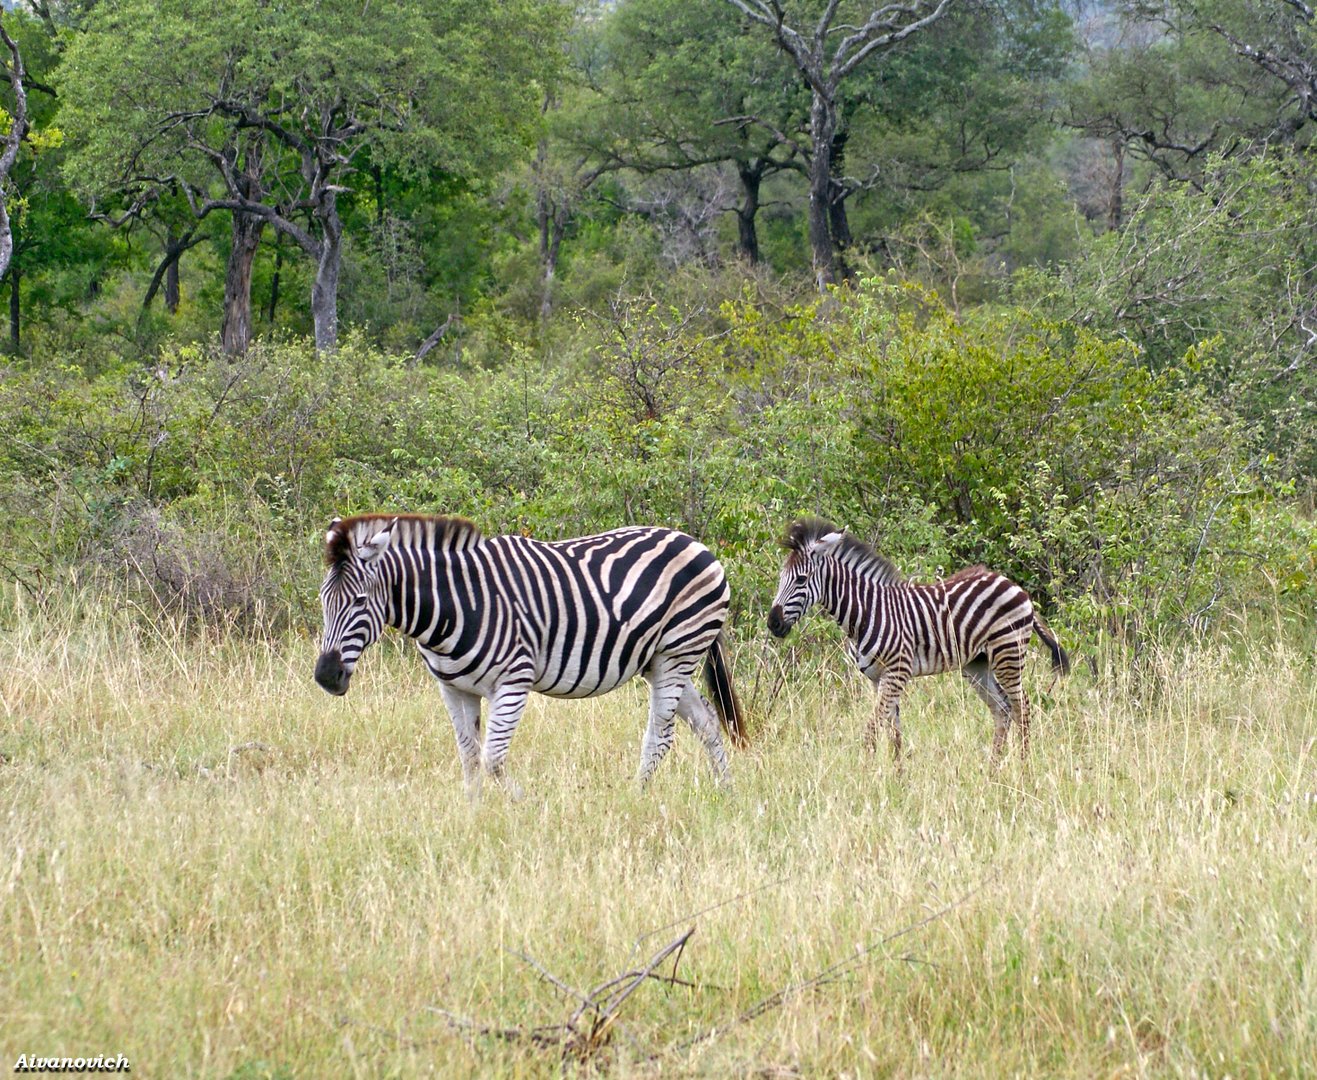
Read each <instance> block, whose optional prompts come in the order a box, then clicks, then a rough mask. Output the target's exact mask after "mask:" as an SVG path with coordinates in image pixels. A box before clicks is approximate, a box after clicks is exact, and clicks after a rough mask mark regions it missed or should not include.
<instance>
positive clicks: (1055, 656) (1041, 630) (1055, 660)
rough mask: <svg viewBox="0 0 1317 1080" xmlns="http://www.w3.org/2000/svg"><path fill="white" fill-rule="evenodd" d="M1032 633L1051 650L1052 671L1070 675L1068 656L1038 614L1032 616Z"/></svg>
mask: <svg viewBox="0 0 1317 1080" xmlns="http://www.w3.org/2000/svg"><path fill="white" fill-rule="evenodd" d="M1033 632H1034V633H1035V634H1037V635H1038V636H1039V637H1040V638H1042V639H1043V644H1044V645H1046V646H1047V647H1048V648H1049V649H1051V650H1052V670H1053V671H1059V672H1060V673H1061V674H1062V675H1069V674H1070V656H1069V654H1067V653H1066V651H1065V649H1063V648H1061V643H1060V642H1059V641H1057V640H1056V635H1055V634H1053V633H1052V631H1051V629H1050V628H1049V627H1048V625H1047V624H1046V623H1045V622H1043V620H1042V618H1041V617H1040V616H1039V614H1038V612H1036V611H1035V612H1034V616H1033Z"/></svg>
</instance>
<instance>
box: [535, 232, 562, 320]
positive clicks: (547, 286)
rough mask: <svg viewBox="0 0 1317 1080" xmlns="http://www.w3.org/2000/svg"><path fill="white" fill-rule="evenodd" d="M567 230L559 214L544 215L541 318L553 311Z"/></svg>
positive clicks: (541, 258)
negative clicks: (556, 282) (555, 285)
mask: <svg viewBox="0 0 1317 1080" xmlns="http://www.w3.org/2000/svg"><path fill="white" fill-rule="evenodd" d="M566 231H567V227H566V225H564V224H563V223H562V222H561V221H560V220H559V219H558V215H557V214H548V215H547V216H544V215H542V216H541V220H540V264H541V266H542V267H543V271H544V273H543V277H542V279H541V282H540V320H541V321H545V320H547V319H548V318H549V316H550V315H551V314H552V313H553V280H554V278H555V277H556V276H557V274H558V258H559V255H560V253H561V251H562V237H563V233H565V232H566Z"/></svg>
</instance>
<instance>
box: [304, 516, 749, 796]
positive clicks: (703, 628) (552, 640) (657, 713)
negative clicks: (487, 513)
mask: <svg viewBox="0 0 1317 1080" xmlns="http://www.w3.org/2000/svg"><path fill="white" fill-rule="evenodd" d="M325 562H326V565H327V567H328V570H327V572H326V574H325V580H324V583H323V584H322V585H321V587H320V601H321V605H322V607H323V609H324V618H325V627H324V640H323V643H322V646H321V651H320V658H319V660H317V662H316V669H315V678H316V682H318V683H319V684H320V685H321V686H322V687H323V688H324V689H325V690H327V691H329V692H330V693H331V694H346V693H347V690H348V682H349V680H350V679H351V677H352V672H353V669H354V668H355V667H356V664H357V659H358V658H359V657H360V656H361V653H362V651H363V650H364V649H365V648H366V647H367V646H368V645H370V644H371V643H372V642H374V641H375V640H376V639H377V638H378V637H379V636H380V634H381V633H382V631H383V629H384V627H385V626H386V625H388V626H393V627H397V628H398V629H399V630H401V631H403V633H405V634H407V635H408V636H410V637H412V638H414V639H415V640H416V644H417V647H418V648H419V649H420V651H421V656H422V657H423V658H424V660H425V663H426V666H427V667H428V668H429V669H430V673H431V674H432V675H434V677H435V678H436V679H438V680H439V688H440V691H441V692H442V694H443V698H444V703H445V704H446V705H447V706H448V712H449V714H450V715H451V716H452V720H453V728H454V731H455V732H456V735H457V748H458V752H459V753H460V754H461V758H462V773H463V777H464V779H465V782H466V787H467V791H468V794H469V795H470V796H471V797H472V798H474V797H475V796H476V795H477V794H478V793H479V789H480V766H481V763H482V760H483V765H484V770H485V771H486V772H488V773H489V774H490V776H491V777H493V778H494V779H496V780H499V781H502V780H503V779H504V777H503V773H504V760H505V758H506V757H507V752H508V742H509V741H510V740H511V738H512V734H513V732H514V731H515V730H516V727H517V721H518V720H520V719H521V714H522V711H523V710H524V709H525V707H526V698H527V695H529V693H530V692H531V691H532V690H537V691H539V692H540V693H542V694H549V695H551V696H553V697H592V696H594V695H596V694H603V693H607V692H608V691H609V690H612V689H614V688H615V687H617V686H620V685H621V684H622V683H624V682H626V681H627V680H629V679H631V678H632V677H633V676H635V675H638V674H639V675H644V676H645V678H646V679H648V680H649V683H650V699H649V726H648V727H647V728H646V730H645V739H644V744H643V747H642V750H641V754H640V773H639V780H640V782H641V783H642V784H643V783H645V782H646V781H647V780H648V779H649V778H650V776H651V775H652V774H653V772H654V769H655V768H656V767H657V766H658V764H659V762H660V761H661V760H662V759H663V755H664V754H666V753H667V752H668V749H669V748H670V747H671V745H672V729H673V714H674V712H675V713H679V714H680V715H681V717H682V718H683V719H684V720H685V721H686V723H687V724H688V725H690V727H691V730H693V731H694V732H695V734H696V735H697V736H699V738H700V741H701V742H702V743H703V744H704V749H705V751H706V753H707V754H708V757H709V763H710V765H711V766H712V768H713V772H714V775H715V777H716V778H717V779H718V780H719V781H720V782H721V781H725V780H727V779H728V768H727V755H726V753H725V751H724V750H723V744H722V739H721V738H720V736H719V733H718V723H719V721H721V723H722V725H723V727H725V728H726V729H727V731H728V734H729V735H730V736H731V738H732V741H733V743H735V744H738V745H740V744H743V743H744V741H745V726H744V719H743V715H742V712H741V708H740V704H739V702H738V700H737V697H736V693H735V691H734V690H733V688H732V681H731V674H730V672H729V671H728V667H727V658H726V655H725V653H724V648H723V638H722V629H723V624H724V622H725V621H726V619H727V609H728V601H729V597H730V590H729V589H728V587H727V581H726V578H725V576H724V575H723V568H722V566H721V565H719V563H718V560H717V559H715V558H714V556H713V554H712V552H710V551H709V549H708V548H706V547H705V546H704V545H703V544H700V543H699V542H697V541H695V540H693V539H691V538H690V537H689V536H686V535H684V534H683V533H679V532H675V531H674V530H672V529H659V528H644V527H639V526H637V527H632V528H625V529H615V530H613V531H612V532H606V533H601V534H600V535H598V536H586V537H582V538H580V539H576V540H562V541H559V542H557V543H544V542H541V541H539V540H531V539H528V538H526V537H522V536H493V537H484V536H482V535H481V534H480V531H479V530H478V529H477V528H476V526H475V525H473V524H472V523H471V522H469V521H465V520H463V519H462V518H452V517H426V516H419V515H399V516H397V517H393V516H389V515H379V514H368V515H363V516H360V517H352V518H348V519H347V520H342V519H339V518H335V519H334V521H333V522H332V524H331V525H330V527H329V532H328V533H327V534H326V536H325ZM701 657H704V658H706V660H707V663H706V664H705V679H706V682H707V684H708V687H709V691H710V693H711V695H712V696H713V699H714V702H715V705H716V710H717V718H716V719H715V716H714V709H713V708H710V706H709V703H708V702H707V701H706V700H705V699H704V698H703V697H702V696H701V695H700V693H699V691H697V690H696V689H695V686H694V684H693V683H692V682H691V674H692V673H693V672H694V670H695V668H696V666H697V665H698V664H699V662H700V659H701ZM481 698H488V699H489V700H490V702H491V707H490V713H489V721H488V727H487V730H486V732H485V738H484V748H483V753H482V749H481V745H480V709H481ZM508 787H509V790H510V791H512V792H513V793H514V794H515V791H516V787H515V785H513V784H509V785H508Z"/></svg>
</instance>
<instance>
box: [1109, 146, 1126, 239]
mask: <svg viewBox="0 0 1317 1080" xmlns="http://www.w3.org/2000/svg"><path fill="white" fill-rule="evenodd" d="M1111 156H1112V176H1111V194H1110V195H1109V197H1108V199H1107V228H1108V230H1110V231H1111V232H1116V231H1118V230H1119V229H1120V226H1121V223H1122V221H1123V220H1124V217H1125V141H1124V140H1123V139H1121V138H1120V137H1119V136H1117V137H1116V138H1114V139H1112V140H1111Z"/></svg>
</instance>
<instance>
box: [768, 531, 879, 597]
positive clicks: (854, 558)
mask: <svg viewBox="0 0 1317 1080" xmlns="http://www.w3.org/2000/svg"><path fill="white" fill-rule="evenodd" d="M835 532H842V530H840V529H838V528H837V526H836V525H834V524H833V523H832V522H831V521H826V520H824V519H823V518H801V519H800V520H799V521H793V522H792V523H791V524H790V525H789V526H788V527H787V534H786V536H784V537H783V538H782V546H783V547H784V548H786V549H787V550H788V551H792V552H803V551H806V550H807V549H808V548H809V545H810V544H812V543H813V542H814V541H815V540H818V539H819V538H820V537H823V536H827V535H828V534H829V533H835ZM833 558H835V559H836V560H837V561H838V562H839V563H842V564H843V565H845V566H849V567H850V568H851V569H852V570H854V571H855V572H856V573H858V574H862V575H863V576H864V577H867V578H871V579H872V580H874V581H877V582H879V583H880V584H883V585H892V584H897V583H900V582H903V581H905V575H904V574H902V573H901V571H900V570H898V569H897V568H896V565H895V564H894V563H893V562H892V561H891V560H890V559H887V558H885V557H884V556H882V555H879V554H878V552H876V551H874V549H873V548H872V547H870V546H869V545H868V544H866V543H865V542H864V541H863V540H861V539H859V538H858V537H855V536H852V535H851V534H850V533H848V532H842V539H841V543H840V544H838V545H837V548H836V550H835V551H834V552H833Z"/></svg>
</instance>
